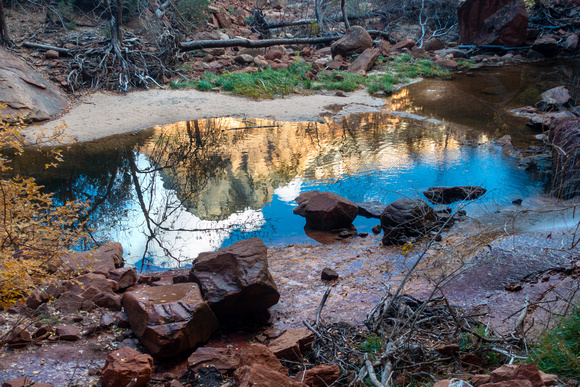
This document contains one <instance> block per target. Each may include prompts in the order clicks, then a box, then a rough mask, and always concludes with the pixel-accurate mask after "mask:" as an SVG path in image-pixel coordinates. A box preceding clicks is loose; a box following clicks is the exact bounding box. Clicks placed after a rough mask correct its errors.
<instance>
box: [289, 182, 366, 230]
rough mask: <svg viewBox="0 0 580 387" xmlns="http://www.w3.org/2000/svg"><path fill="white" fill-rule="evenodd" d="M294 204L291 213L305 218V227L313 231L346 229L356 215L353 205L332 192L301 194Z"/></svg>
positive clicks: (356, 208)
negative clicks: (294, 206)
mask: <svg viewBox="0 0 580 387" xmlns="http://www.w3.org/2000/svg"><path fill="white" fill-rule="evenodd" d="M296 203H298V207H296V208H295V209H294V210H293V212H294V213H295V214H296V215H300V216H303V217H305V218H306V225H307V226H308V227H310V228H311V229H314V230H323V231H330V230H335V229H339V228H348V227H349V226H350V225H351V224H352V221H353V220H354V219H355V218H356V216H357V215H358V206H357V205H356V204H355V203H353V202H351V201H350V200H348V199H345V198H343V197H341V196H338V195H337V194H334V193H332V192H319V191H308V192H303V193H301V194H300V195H299V196H298V197H297V198H296Z"/></svg>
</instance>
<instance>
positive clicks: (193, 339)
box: [123, 283, 218, 357]
mask: <svg viewBox="0 0 580 387" xmlns="http://www.w3.org/2000/svg"><path fill="white" fill-rule="evenodd" d="M123 307H124V308H125V313H126V314H127V317H128V318H129V323H130V324H131V329H132V330H133V332H134V333H135V335H136V336H137V337H138V338H139V339H140V340H141V342H142V343H143V345H145V347H147V349H148V350H149V352H150V353H151V354H152V355H153V356H158V357H170V356H174V355H177V354H179V353H181V352H184V351H186V350H188V349H191V348H193V347H195V346H196V345H198V344H199V343H201V342H204V341H206V340H207V339H209V337H210V336H211V334H212V333H213V332H214V331H215V330H216V329H217V328H218V322H217V319H216V317H215V315H214V313H213V312H212V310H211V309H210V308H209V306H208V305H207V304H206V303H205V302H204V301H203V298H202V296H201V293H200V291H199V286H198V285H197V284H194V283H181V284H173V285H165V286H154V287H147V288H142V289H139V290H136V291H132V292H127V293H125V294H124V295H123Z"/></svg>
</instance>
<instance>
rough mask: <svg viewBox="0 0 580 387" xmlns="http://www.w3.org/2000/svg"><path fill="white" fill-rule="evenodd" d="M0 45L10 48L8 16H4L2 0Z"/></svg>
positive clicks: (0, 2) (0, 4)
mask: <svg viewBox="0 0 580 387" xmlns="http://www.w3.org/2000/svg"><path fill="white" fill-rule="evenodd" d="M0 44H2V45H4V46H10V45H11V41H10V36H9V35H8V26H7V25H6V15H5V14H4V0H0Z"/></svg>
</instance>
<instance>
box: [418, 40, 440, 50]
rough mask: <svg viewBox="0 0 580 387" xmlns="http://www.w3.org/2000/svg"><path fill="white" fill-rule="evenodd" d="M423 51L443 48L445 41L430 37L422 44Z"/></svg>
mask: <svg viewBox="0 0 580 387" xmlns="http://www.w3.org/2000/svg"><path fill="white" fill-rule="evenodd" d="M423 48H424V49H425V51H437V50H442V49H444V48H445V43H443V41H442V40H441V39H439V38H431V39H429V40H428V41H426V42H425V44H424V45H423Z"/></svg>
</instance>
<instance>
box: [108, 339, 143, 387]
mask: <svg viewBox="0 0 580 387" xmlns="http://www.w3.org/2000/svg"><path fill="white" fill-rule="evenodd" d="M151 376H153V358H152V357H151V356H149V355H146V354H142V353H139V352H137V351H135V350H134V349H132V348H130V347H123V348H121V349H119V350H117V351H115V352H111V353H110V354H109V355H108V356H107V360H106V361H105V366H104V367H103V369H102V371H101V379H100V381H101V383H102V384H103V385H104V386H105V387H125V386H128V385H131V386H133V387H142V386H145V385H147V383H148V382H149V380H150V379H151ZM134 379H136V381H135V382H134V381H133V380H134Z"/></svg>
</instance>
